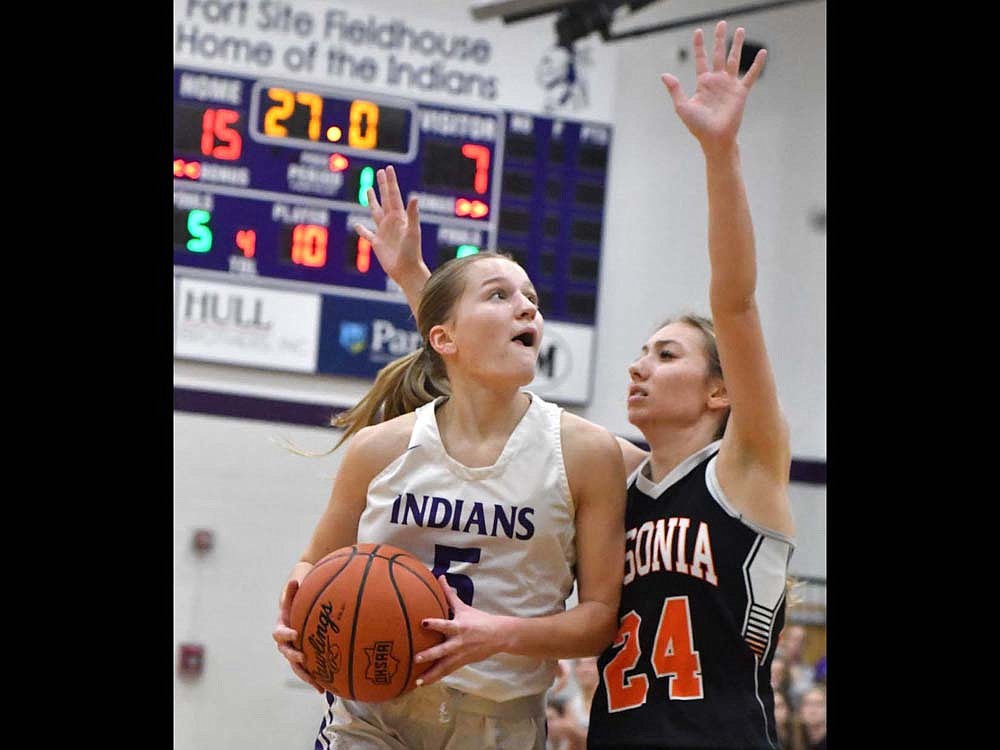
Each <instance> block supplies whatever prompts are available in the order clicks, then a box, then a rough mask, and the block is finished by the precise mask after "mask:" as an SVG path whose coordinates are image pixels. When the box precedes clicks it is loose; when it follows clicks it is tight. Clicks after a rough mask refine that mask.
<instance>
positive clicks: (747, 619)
mask: <svg viewBox="0 0 1000 750" xmlns="http://www.w3.org/2000/svg"><path fill="white" fill-rule="evenodd" d="M725 38H726V23H725V22H724V21H722V22H719V24H718V25H717V26H716V28H715V39H714V45H713V50H712V56H711V58H709V57H708V55H707V53H706V50H705V42H704V35H703V32H702V30H701V29H698V30H696V31H695V32H694V61H695V68H696V72H697V83H696V88H695V92H694V94H693V95H692V96H691V97H690V98H688V97H687V96H686V95H685V94H684V92H683V90H682V87H681V85H680V82H679V81H678V80H677V78H676V77H674V76H673V75H670V74H664V75H663V76H662V79H663V82H664V85H665V86H666V87H667V90H668V91H669V93H670V95H671V97H672V99H673V103H674V109H675V111H676V113H677V115H678V117H680V119H681V121H682V122H683V123H684V125H685V126H686V127H687V128H688V130H689V131H690V132H691V134H692V135H693V136H694V137H695V139H696V140H697V141H698V143H699V145H700V147H701V150H702V153H703V155H704V158H705V169H706V177H707V190H708V217H709V222H708V224H709V226H708V245H709V248H708V249H709V253H708V254H709V262H710V266H711V281H710V293H709V298H710V304H711V309H712V316H713V319H714V320H709V319H708V318H703V317H700V316H697V315H686V316H682V317H680V318H677V319H675V320H672V321H669V322H667V323H665V324H664V325H662V326H661V327H660V328H659V329H658V330H656V331H655V332H654V333H653V335H652V336H650V337H649V339H648V340H647V341H646V343H645V344H644V345H643V346H642V348H641V354H640V356H639V357H638V358H637V359H636V360H635V361H634V362H633V363H632V364H631V365H630V366H629V375H630V386H629V391H628V417H629V422H631V423H632V424H633V425H635V426H636V427H637V428H638V429H639V430H640V431H641V432H642V434H643V436H644V437H645V438H646V441H647V442H648V443H649V446H650V451H649V452H648V453H647V452H645V451H643V450H641V449H639V448H638V447H636V446H635V445H634V444H632V443H630V442H629V441H627V440H625V439H624V438H619V444H620V445H621V448H622V453H623V455H624V458H625V464H626V470H627V473H628V475H629V481H628V502H627V507H626V522H625V528H626V530H627V537H626V565H625V576H624V579H623V588H622V598H621V605H620V608H619V622H620V627H619V632H618V636H617V638H616V639H615V641H614V643H613V644H612V645H611V646H610V647H608V648H607V649H606V650H605V651H604V653H603V654H602V655H601V656H600V658H599V660H598V668H599V671H600V675H601V680H600V683H599V684H598V687H597V692H596V694H595V696H594V699H593V703H592V705H591V714H590V728H589V733H588V738H587V747H588V748H589V749H590V750H605V749H607V750H610V749H611V748H614V749H616V750H683V749H686V748H727V749H729V748H740V749H741V750H748V749H752V748H777V747H778V745H777V739H776V732H775V725H774V697H773V692H772V689H771V683H770V669H771V660H772V658H773V656H774V648H775V645H776V643H777V639H778V634H779V633H780V632H781V628H782V626H783V624H784V614H785V604H786V602H785V593H786V590H785V581H786V575H787V569H788V561H789V559H790V556H791V553H792V549H793V540H792V538H793V534H794V525H793V519H792V513H791V508H790V504H789V499H788V483H789V471H790V468H791V451H790V445H789V434H788V426H787V423H786V421H785V419H784V416H783V415H782V412H781V408H780V406H779V403H778V397H777V392H776V387H775V382H774V377H773V374H772V370H771V364H770V361H769V359H768V355H767V351H766V347H765V342H764V335H763V331H762V328H761V322H760V315H759V311H758V309H757V305H756V302H755V299H754V290H755V286H756V259H755V250H754V237H753V226H752V222H751V218H750V211H749V205H748V202H747V197H746V191H745V187H744V183H743V176H742V171H741V162H740V153H739V147H738V144H737V139H736V136H737V133H738V131H739V126H740V123H741V121H742V117H743V111H744V107H745V104H746V99H747V96H748V94H749V92H750V89H751V87H752V86H753V84H754V82H755V81H756V80H757V78H758V77H759V76H760V73H761V70H762V69H763V66H764V60H765V58H766V54H767V53H766V51H764V50H760V51H759V52H758V53H757V55H756V57H755V58H754V60H753V63H752V64H751V66H750V68H749V69H748V70H747V72H746V74H745V75H744V76H743V77H742V78H741V77H740V75H739V62H740V55H741V52H742V48H743V41H744V38H745V32H744V30H743V29H742V28H738V29H736V32H735V34H734V35H733V41H732V46H731V48H730V50H729V53H728V55H727V54H726V49H725ZM378 179H379V185H380V189H381V191H382V192H383V194H385V191H386V190H387V189H388V190H395V191H398V185H397V184H396V182H395V175H394V174H393V173H392V170H391V168H390V169H389V170H380V171H379V175H378ZM371 197H372V196H370V198H371ZM400 205H401V203H400ZM372 216H373V219H375V221H376V224H380V223H381V222H384V221H386V220H388V221H389V222H390V224H391V225H392V226H393V228H395V229H396V231H395V234H394V235H393V234H391V233H390V232H389V231H387V230H388V229H389V226H386V227H383V226H379V230H380V231H379V235H380V238H381V239H382V241H383V244H382V245H381V246H379V245H375V244H374V243H373V247H374V248H375V251H376V255H377V257H378V258H379V261H380V262H381V264H382V266H383V268H385V270H386V272H387V273H389V275H390V276H391V277H392V278H393V279H394V280H395V281H396V282H397V283H399V284H400V286H401V287H402V288H403V290H404V291H405V293H406V294H407V298H408V299H409V300H412V299H414V298H416V296H417V295H418V294H419V290H420V288H421V285H422V284H423V281H424V280H425V279H426V277H427V275H428V273H429V272H428V271H427V269H426V267H424V266H423V261H422V259H421V256H420V250H419V248H420V238H419V213H418V210H417V205H416V200H415V199H412V198H411V199H410V202H409V204H408V207H407V210H406V212H405V213H404V212H403V211H401V210H397V211H396V212H394V214H393V215H391V216H390V215H387V214H385V213H384V212H383V211H382V209H381V208H380V207H379V206H378V205H377V203H373V204H372ZM362 229H363V228H361V227H359V228H358V231H359V234H362V236H365V233H367V234H368V235H370V237H369V239H373V238H374V235H373V234H372V233H370V232H368V230H364V231H362ZM412 306H413V305H412V302H411V307H412ZM723 375H724V376H723Z"/></svg>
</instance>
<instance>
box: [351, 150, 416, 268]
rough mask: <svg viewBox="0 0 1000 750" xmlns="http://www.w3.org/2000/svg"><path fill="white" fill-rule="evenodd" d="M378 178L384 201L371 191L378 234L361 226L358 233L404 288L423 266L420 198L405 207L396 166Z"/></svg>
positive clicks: (369, 201)
mask: <svg viewBox="0 0 1000 750" xmlns="http://www.w3.org/2000/svg"><path fill="white" fill-rule="evenodd" d="M375 179H376V181H377V182H378V190H379V195H380V196H381V199H382V202H381V203H379V199H378V197H376V195H375V190H374V188H368V210H369V211H370V212H371V217H372V220H373V221H374V222H375V231H374V232H372V231H370V230H369V229H368V228H367V227H365V226H363V225H361V224H355V225H354V230H355V231H356V232H357V233H358V235H359V236H360V237H363V238H364V239H366V240H368V241H369V242H370V243H371V245H372V249H373V250H374V251H375V257H377V258H378V262H379V263H380V264H381V265H382V268H383V270H384V271H385V272H386V273H387V274H388V275H389V277H390V278H392V279H393V280H394V281H396V283H398V284H400V286H404V285H403V283H402V282H403V281H404V280H405V279H406V278H407V277H408V276H409V275H411V274H413V273H415V272H418V271H419V270H420V267H421V266H422V265H423V256H422V255H421V254H420V210H419V208H418V207H417V199H416V198H410V201H409V203H408V204H407V205H406V206H405V207H404V206H403V196H402V194H401V193H400V191H399V182H398V181H397V180H396V170H395V169H393V167H392V166H388V167H386V168H385V169H380V170H378V171H377V172H376V173H375ZM404 288H405V286H404Z"/></svg>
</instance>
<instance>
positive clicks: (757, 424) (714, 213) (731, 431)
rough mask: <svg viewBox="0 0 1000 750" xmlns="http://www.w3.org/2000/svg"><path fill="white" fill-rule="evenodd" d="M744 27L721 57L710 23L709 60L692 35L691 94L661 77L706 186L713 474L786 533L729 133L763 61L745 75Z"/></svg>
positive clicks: (766, 367)
mask: <svg viewBox="0 0 1000 750" xmlns="http://www.w3.org/2000/svg"><path fill="white" fill-rule="evenodd" d="M744 36H745V32H744V30H743V29H742V28H738V29H736V32H735V34H734V35H733V42H732V47H731V49H730V51H729V55H728V56H727V55H726V49H725V38H726V22H725V21H720V22H719V24H718V25H717V26H716V28H715V41H714V46H713V54H712V60H711V64H709V60H708V57H707V55H706V53H705V42H704V38H703V33H702V30H701V29H698V30H696V31H695V33H694V60H695V69H696V71H697V76H698V78H697V85H696V89H695V93H694V95H693V96H691V97H690V98H688V97H687V96H685V94H684V92H683V90H682V89H681V85H680V82H679V81H678V80H677V78H676V77H674V76H672V75H670V74H664V75H663V76H662V78H663V83H664V84H665V85H666V87H667V89H668V90H669V92H670V95H671V97H672V98H673V102H674V109H675V111H676V112H677V115H678V116H679V117H680V118H681V120H682V121H683V123H684V124H685V126H687V128H688V130H689V131H691V133H692V135H694V137H695V138H696V139H697V140H698V143H699V144H700V145H701V149H702V152H703V153H704V156H705V171H706V177H707V188H708V252H709V260H710V263H711V285H710V289H709V299H710V302H711V307H712V317H713V320H714V323H715V331H716V337H717V340H718V346H719V356H720V359H721V362H722V370H723V373H724V377H725V385H726V392H727V395H728V397H729V402H730V406H731V409H732V410H731V413H730V418H729V424H728V426H727V429H726V434H725V437H724V438H723V442H722V447H721V448H720V450H719V459H718V467H717V468H718V477H719V482H720V484H721V485H722V487H723V489H724V490H725V491H726V493H727V495H728V496H729V497H730V499H731V500H733V502H734V504H736V505H737V506H738V507H739V509H740V510H741V511H742V512H743V513H744V514H745V515H746V516H748V517H749V518H750V519H751V520H755V521H757V522H758V523H761V524H764V525H765V526H768V527H769V528H772V529H774V530H776V531H782V532H784V533H791V531H792V519H791V512H790V509H789V506H788V499H787V492H786V488H787V485H788V475H789V469H790V463H791V456H790V449H789V437H788V427H787V424H786V422H785V419H784V417H783V415H782V413H781V407H780V405H779V403H778V395H777V389H776V386H775V382H774V374H773V372H772V369H771V363H770V360H769V358H768V355H767V349H766V347H765V345H764V333H763V329H762V328H761V323H760V314H759V311H758V309H757V303H756V300H755V297H754V292H755V289H756V284H757V263H756V255H755V250H754V235H753V224H752V222H751V219H750V207H749V204H748V202H747V195H746V187H745V185H744V183H743V174H742V168H741V163H740V153H739V147H738V145H737V141H736V136H737V133H738V132H739V128H740V123H741V121H742V119H743V110H744V107H745V105H746V100H747V96H748V94H749V93H750V89H751V87H752V86H753V84H754V83H755V82H756V80H757V79H758V77H759V76H760V73H761V70H762V69H763V67H764V61H765V59H766V57H767V52H766V51H765V50H760V51H759V52H758V53H757V56H756V57H755V58H754V61H753V64H752V65H751V66H750V68H749V69H748V70H747V73H746V75H744V76H743V78H740V77H739V75H738V74H739V61H740V54H741V52H742V49H743V40H744Z"/></svg>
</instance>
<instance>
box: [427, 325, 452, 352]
mask: <svg viewBox="0 0 1000 750" xmlns="http://www.w3.org/2000/svg"><path fill="white" fill-rule="evenodd" d="M427 343H428V344H430V345H431V348H432V349H434V351H436V352H437V353H438V354H440V355H441V356H446V355H449V354H454V353H455V352H456V351H457V346H456V344H455V337H454V335H453V331H452V330H451V326H449V325H448V324H446V323H438V324H437V325H436V326H433V327H432V328H431V330H430V331H428V333H427Z"/></svg>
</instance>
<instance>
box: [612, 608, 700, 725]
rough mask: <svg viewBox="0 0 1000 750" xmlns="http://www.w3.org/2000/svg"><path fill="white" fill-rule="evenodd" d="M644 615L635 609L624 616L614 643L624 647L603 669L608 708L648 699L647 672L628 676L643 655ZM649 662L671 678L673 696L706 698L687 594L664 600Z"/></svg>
mask: <svg viewBox="0 0 1000 750" xmlns="http://www.w3.org/2000/svg"><path fill="white" fill-rule="evenodd" d="M641 626H642V618H641V617H640V616H639V615H638V614H636V611H635V610H632V611H631V612H629V613H628V614H627V615H625V616H624V617H622V619H621V625H620V627H619V628H618V636H617V637H616V638H615V642H614V644H613V645H614V646H616V647H617V646H621V647H622V649H621V650H620V651H619V652H618V653H617V654H615V656H614V658H612V659H611V661H609V662H608V663H607V664H606V665H605V667H604V670H603V672H602V677H603V679H604V688H605V690H606V691H607V694H608V710H609V711H611V712H612V713H614V712H615V711H627V710H628V709H630V708H636V707H638V706H641V705H642V704H644V703H645V702H646V694H647V692H648V691H649V677H648V676H647V675H645V674H637V675H631V676H626V672H629V671H630V670H632V669H635V665H636V664H638V663H639V658H640V657H641V656H642V648H641V646H640V645H639V628H640V627H641ZM649 661H650V664H652V665H653V671H654V672H655V673H656V676H657V677H660V678H663V677H666V678H667V679H668V680H669V691H668V695H669V696H670V699H671V700H682V701H689V700H701V699H702V698H704V697H705V696H704V692H703V690H702V679H701V658H700V657H699V655H698V652H697V651H695V649H694V636H693V634H692V632H691V609H690V607H689V605H688V598H687V597H686V596H671V597H667V599H665V600H664V602H663V611H662V612H661V613H660V622H659V623H658V624H657V627H656V637H655V638H654V639H653V653H652V654H650V655H649Z"/></svg>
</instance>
